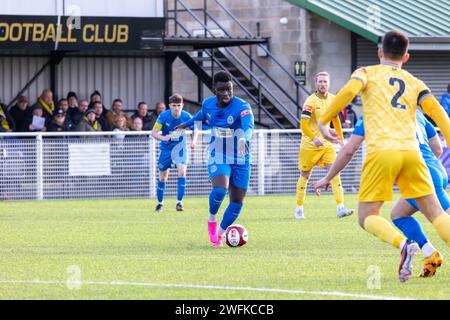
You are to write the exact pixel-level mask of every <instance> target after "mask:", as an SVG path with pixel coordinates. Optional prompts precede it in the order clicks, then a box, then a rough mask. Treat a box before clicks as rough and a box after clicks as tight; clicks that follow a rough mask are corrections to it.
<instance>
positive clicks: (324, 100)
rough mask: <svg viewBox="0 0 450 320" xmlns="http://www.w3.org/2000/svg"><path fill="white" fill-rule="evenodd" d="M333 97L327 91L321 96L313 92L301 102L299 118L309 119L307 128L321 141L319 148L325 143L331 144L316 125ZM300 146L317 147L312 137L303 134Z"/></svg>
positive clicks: (324, 145) (325, 144)
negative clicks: (325, 94)
mask: <svg viewBox="0 0 450 320" xmlns="http://www.w3.org/2000/svg"><path fill="white" fill-rule="evenodd" d="M333 98H334V95H333V94H331V93H328V94H327V96H322V95H319V94H318V93H317V92H315V93H313V94H312V95H310V96H309V97H308V98H307V99H306V101H305V103H304V104H303V111H302V115H301V119H308V120H309V128H310V129H311V131H312V132H313V133H314V136H316V137H319V138H320V139H321V140H322V142H323V147H321V148H324V147H326V146H327V145H332V144H331V143H330V142H329V141H328V140H326V139H325V138H324V137H323V136H322V133H321V132H320V129H319V125H318V120H319V119H320V117H322V115H323V114H325V112H326V111H327V109H328V107H329V106H330V104H331V101H333ZM300 147H301V148H306V149H318V148H317V147H316V145H315V144H314V142H313V141H312V139H311V138H310V137H308V136H307V135H305V134H303V135H302V141H301V145H300Z"/></svg>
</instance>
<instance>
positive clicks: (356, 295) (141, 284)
mask: <svg viewBox="0 0 450 320" xmlns="http://www.w3.org/2000/svg"><path fill="white" fill-rule="evenodd" d="M2 283H13V284H14V283H15V284H18V283H24V284H60V285H107V286H129V287H166V288H193V289H213V290H230V291H253V292H276V293H288V294H300V295H320V296H336V297H348V298H361V299H375V300H414V299H411V298H401V297H390V296H381V295H370V294H359V293H347V292H340V291H306V290H290V289H278V288H252V287H229V286H212V285H199V284H176V283H149V282H125V281H110V282H107V281H73V282H71V281H58V280H37V279H36V280H0V284H2Z"/></svg>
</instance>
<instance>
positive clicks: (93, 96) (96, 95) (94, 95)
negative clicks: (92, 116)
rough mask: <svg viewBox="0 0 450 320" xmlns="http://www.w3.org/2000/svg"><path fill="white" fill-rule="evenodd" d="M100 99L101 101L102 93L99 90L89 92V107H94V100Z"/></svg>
mask: <svg viewBox="0 0 450 320" xmlns="http://www.w3.org/2000/svg"><path fill="white" fill-rule="evenodd" d="M97 101H100V102H102V95H101V94H100V92H99V91H97V90H95V91H94V92H92V93H91V96H90V97H89V109H91V108H93V107H94V102H97Z"/></svg>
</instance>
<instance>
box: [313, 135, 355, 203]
mask: <svg viewBox="0 0 450 320" xmlns="http://www.w3.org/2000/svg"><path fill="white" fill-rule="evenodd" d="M363 141H364V137H362V136H358V135H352V136H351V137H350V139H349V140H348V142H347V143H346V144H345V145H344V147H343V148H342V149H341V151H340V152H339V153H338V155H337V157H336V160H335V161H334V162H333V164H332V165H331V167H330V169H329V170H328V173H327V175H326V176H325V177H323V178H322V179H320V180H319V181H315V182H314V184H313V186H314V190H315V191H316V194H317V195H318V196H320V188H324V189H325V191H326V190H328V187H329V186H330V183H331V179H333V178H334V177H335V176H336V175H338V174H339V172H341V171H342V170H344V168H345V167H346V166H347V164H348V163H349V162H350V161H351V160H352V158H353V156H354V155H355V153H356V151H358V149H359V147H360V146H361V144H362V143H363Z"/></svg>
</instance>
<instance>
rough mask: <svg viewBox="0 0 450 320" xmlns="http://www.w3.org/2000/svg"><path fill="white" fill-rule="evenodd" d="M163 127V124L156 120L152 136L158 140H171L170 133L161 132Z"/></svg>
mask: <svg viewBox="0 0 450 320" xmlns="http://www.w3.org/2000/svg"><path fill="white" fill-rule="evenodd" d="M161 128H162V124H160V123H159V122H156V123H155V125H154V126H153V129H152V137H153V138H154V139H156V140H158V141H169V140H170V135H165V136H163V135H162V134H160V133H159V132H160V131H161Z"/></svg>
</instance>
